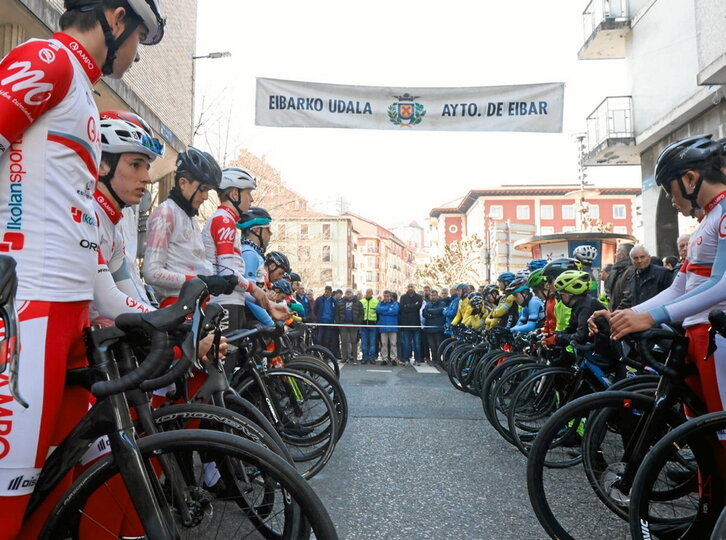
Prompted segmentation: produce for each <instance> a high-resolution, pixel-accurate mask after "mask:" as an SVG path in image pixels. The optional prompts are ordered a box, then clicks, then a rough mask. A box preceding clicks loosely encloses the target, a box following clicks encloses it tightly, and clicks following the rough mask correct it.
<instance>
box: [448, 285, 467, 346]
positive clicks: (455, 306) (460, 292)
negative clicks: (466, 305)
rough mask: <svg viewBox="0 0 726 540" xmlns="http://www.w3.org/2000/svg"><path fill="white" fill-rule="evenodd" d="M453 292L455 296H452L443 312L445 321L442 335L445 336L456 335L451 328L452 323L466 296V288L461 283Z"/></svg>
mask: <svg viewBox="0 0 726 540" xmlns="http://www.w3.org/2000/svg"><path fill="white" fill-rule="evenodd" d="M453 290H455V291H456V294H455V295H452V297H451V302H450V303H449V305H448V306H447V307H446V309H445V310H444V317H445V320H446V325H445V328H446V329H445V330H444V334H447V335H453V334H455V333H456V331H455V329H454V328H453V325H452V322H453V320H454V318H455V317H456V314H457V313H458V312H459V303H460V302H461V299H462V298H463V297H464V295H465V294H466V290H467V286H466V285H465V284H463V283H459V284H458V285H457V286H456V287H455V288H454V289H453Z"/></svg>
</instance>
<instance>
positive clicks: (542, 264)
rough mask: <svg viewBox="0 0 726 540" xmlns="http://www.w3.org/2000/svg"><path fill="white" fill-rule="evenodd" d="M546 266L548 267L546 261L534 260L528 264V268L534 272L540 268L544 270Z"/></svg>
mask: <svg viewBox="0 0 726 540" xmlns="http://www.w3.org/2000/svg"><path fill="white" fill-rule="evenodd" d="M545 266H547V260H546V259H532V260H531V261H529V262H528V263H527V268H529V269H530V270H531V271H532V272H534V271H535V270H539V269H540V268H544V267H545Z"/></svg>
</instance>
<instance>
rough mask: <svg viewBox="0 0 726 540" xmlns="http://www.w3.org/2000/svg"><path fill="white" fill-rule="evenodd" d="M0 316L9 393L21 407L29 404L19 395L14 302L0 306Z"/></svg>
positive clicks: (18, 362)
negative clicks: (3, 333)
mask: <svg viewBox="0 0 726 540" xmlns="http://www.w3.org/2000/svg"><path fill="white" fill-rule="evenodd" d="M0 318H1V319H2V320H4V321H5V323H6V324H5V339H4V343H3V345H2V353H3V360H6V359H8V357H9V362H8V376H9V380H10V388H9V389H10V395H11V396H13V399H15V401H17V402H18V403H19V404H20V405H21V406H22V407H23V408H25V409H27V408H28V407H29V406H30V405H29V404H28V402H27V401H25V400H24V399H23V396H21V395H20V388H19V386H20V382H19V380H18V375H19V372H20V347H21V344H20V325H19V324H18V313H17V311H16V310H15V303H14V302H11V303H10V304H9V305H5V306H2V307H0Z"/></svg>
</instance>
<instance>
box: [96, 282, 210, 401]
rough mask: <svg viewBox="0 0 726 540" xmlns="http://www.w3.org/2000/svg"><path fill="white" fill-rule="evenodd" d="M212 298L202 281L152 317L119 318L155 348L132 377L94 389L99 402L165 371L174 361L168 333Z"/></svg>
mask: <svg viewBox="0 0 726 540" xmlns="http://www.w3.org/2000/svg"><path fill="white" fill-rule="evenodd" d="M207 296H208V291H207V286H206V285H205V284H204V282H203V281H202V280H200V279H190V280H187V281H185V282H184V285H183V286H182V289H181V291H180V293H179V300H177V302H176V303H175V304H173V305H171V306H169V307H167V308H164V309H160V310H158V311H152V312H151V313H124V314H122V315H119V316H118V317H117V318H116V326H117V327H118V328H119V329H120V330H123V331H125V332H130V331H136V330H141V331H143V332H144V333H146V334H147V335H148V336H149V338H150V339H151V347H150V349H149V353H148V354H147V356H146V359H145V360H144V361H143V362H142V363H141V364H140V365H139V367H138V368H136V369H135V370H133V371H132V372H131V373H127V374H126V375H124V376H122V377H120V378H118V379H114V380H111V381H99V382H96V383H94V384H93V385H92V386H91V392H92V393H93V395H94V396H96V397H97V398H104V397H108V396H110V395H112V394H119V393H121V392H125V391H126V390H131V389H132V388H138V387H139V386H140V385H141V383H143V382H144V381H145V380H146V379H148V378H149V377H152V376H154V375H155V374H157V373H158V372H159V371H160V370H161V369H164V367H165V366H167V365H168V364H169V363H170V362H171V360H172V359H173V355H172V354H171V351H172V349H171V347H169V337H168V335H167V331H168V330H171V329H173V328H175V327H177V326H178V325H179V324H181V323H182V322H183V321H184V319H185V318H186V316H187V315H189V314H190V313H192V312H193V311H194V309H195V307H196V306H197V304H198V302H199V301H200V300H201V299H202V298H206V297H207Z"/></svg>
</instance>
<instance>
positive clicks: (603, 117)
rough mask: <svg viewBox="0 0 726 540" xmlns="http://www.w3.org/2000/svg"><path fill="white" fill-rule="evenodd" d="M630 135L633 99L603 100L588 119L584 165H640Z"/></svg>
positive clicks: (608, 98) (633, 134)
mask: <svg viewBox="0 0 726 540" xmlns="http://www.w3.org/2000/svg"><path fill="white" fill-rule="evenodd" d="M639 164H640V153H639V152H638V149H637V148H636V147H635V133H634V132H633V99H632V98H631V97H630V96H614V97H607V98H605V99H604V100H603V101H602V103H600V105H598V106H597V108H596V109H595V110H594V111H593V112H592V113H591V114H590V116H588V117H587V151H586V152H585V155H584V157H583V165H585V166H593V165H639Z"/></svg>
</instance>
